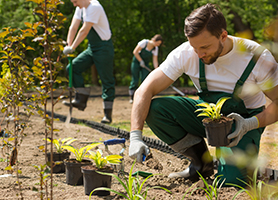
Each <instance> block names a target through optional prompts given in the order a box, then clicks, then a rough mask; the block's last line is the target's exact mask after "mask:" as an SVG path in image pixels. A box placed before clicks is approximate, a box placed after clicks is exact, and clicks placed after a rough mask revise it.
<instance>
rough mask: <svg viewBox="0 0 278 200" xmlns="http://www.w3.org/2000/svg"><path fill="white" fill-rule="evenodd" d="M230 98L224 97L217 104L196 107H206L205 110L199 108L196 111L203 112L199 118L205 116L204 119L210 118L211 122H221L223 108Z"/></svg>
mask: <svg viewBox="0 0 278 200" xmlns="http://www.w3.org/2000/svg"><path fill="white" fill-rule="evenodd" d="M230 98H231V97H222V98H220V99H219V100H218V101H217V102H216V104H214V103H207V102H203V103H199V104H197V105H196V106H202V107H204V108H199V109H197V110H196V111H195V112H200V111H201V113H200V114H198V115H197V117H201V116H204V117H209V118H210V119H211V120H219V119H220V118H221V116H222V114H221V108H222V106H223V104H224V103H225V101H227V100H228V99H230Z"/></svg>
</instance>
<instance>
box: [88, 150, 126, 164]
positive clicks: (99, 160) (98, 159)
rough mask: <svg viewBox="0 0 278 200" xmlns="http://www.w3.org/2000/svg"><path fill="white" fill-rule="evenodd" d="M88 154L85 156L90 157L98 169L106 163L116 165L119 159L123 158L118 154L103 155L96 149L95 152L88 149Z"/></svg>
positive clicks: (119, 161)
mask: <svg viewBox="0 0 278 200" xmlns="http://www.w3.org/2000/svg"><path fill="white" fill-rule="evenodd" d="M89 153H90V155H89V156H86V157H88V158H90V159H92V160H93V161H94V163H95V165H96V167H97V168H98V169H102V168H103V167H105V166H106V165H107V164H113V165H118V164H119V163H121V159H122V158H123V157H122V156H120V155H108V156H105V157H103V152H102V151H101V150H100V149H98V150H97V152H96V153H95V152H93V151H89Z"/></svg>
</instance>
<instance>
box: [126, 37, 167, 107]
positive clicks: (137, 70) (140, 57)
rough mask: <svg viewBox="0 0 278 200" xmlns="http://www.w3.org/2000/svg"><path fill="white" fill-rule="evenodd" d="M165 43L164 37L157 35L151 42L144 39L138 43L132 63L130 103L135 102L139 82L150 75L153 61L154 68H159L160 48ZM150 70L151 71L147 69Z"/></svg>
mask: <svg viewBox="0 0 278 200" xmlns="http://www.w3.org/2000/svg"><path fill="white" fill-rule="evenodd" d="M162 43H163V39H162V36H161V35H159V34H156V35H155V36H153V38H152V39H151V40H148V39H143V40H141V41H140V42H138V44H137V46H136V47H135V49H134V50H133V55H134V56H133V58H132V63H131V78H132V79H131V82H130V85H129V96H130V101H129V102H130V103H132V102H133V96H134V92H135V90H136V89H137V88H138V85H139V81H140V78H141V82H143V81H144V80H145V78H146V77H147V76H148V74H149V73H150V68H149V63H150V61H151V59H152V61H153V66H154V68H157V67H158V59H157V58H158V50H159V49H158V47H159V46H161V44H162ZM147 68H149V70H148V69H147Z"/></svg>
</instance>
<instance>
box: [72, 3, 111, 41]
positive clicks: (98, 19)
mask: <svg viewBox="0 0 278 200" xmlns="http://www.w3.org/2000/svg"><path fill="white" fill-rule="evenodd" d="M81 13H83V16H82V18H83V21H84V22H91V23H94V24H93V27H94V29H95V31H96V32H97V33H98V35H99V37H100V38H101V39H102V40H109V39H110V38H111V35H112V34H111V30H110V27H109V22H108V19H107V16H106V14H105V11H104V9H103V7H102V6H101V4H100V3H99V2H98V1H97V0H91V1H90V5H89V6H88V7H87V8H82V9H80V8H79V7H76V9H75V13H74V16H73V17H74V18H76V19H79V20H81V19H82V18H81Z"/></svg>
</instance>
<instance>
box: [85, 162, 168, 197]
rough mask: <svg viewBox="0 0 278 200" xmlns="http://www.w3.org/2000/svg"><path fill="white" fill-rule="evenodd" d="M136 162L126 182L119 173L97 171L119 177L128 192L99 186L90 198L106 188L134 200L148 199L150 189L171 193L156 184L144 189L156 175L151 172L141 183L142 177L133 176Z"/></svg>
mask: <svg viewBox="0 0 278 200" xmlns="http://www.w3.org/2000/svg"><path fill="white" fill-rule="evenodd" d="M135 162H136V161H134V162H133V164H132V167H131V169H130V172H129V176H128V179H127V178H125V182H123V181H122V180H121V179H120V178H119V177H118V176H117V175H115V174H112V173H104V172H99V171H97V173H99V174H103V175H108V176H113V177H114V178H115V179H117V180H118V181H119V183H120V184H121V185H122V186H123V187H124V189H125V192H126V194H124V193H120V192H117V191H115V190H113V189H111V188H106V187H99V188H96V189H94V190H93V191H92V192H91V193H90V198H89V199H91V196H92V194H93V192H94V191H98V190H106V191H110V192H114V193H116V194H118V195H119V196H122V197H123V198H125V199H134V200H137V199H147V195H148V190H149V189H163V190H165V191H166V192H168V193H170V194H172V193H171V191H169V190H167V189H166V188H163V187H160V186H154V187H151V188H149V187H147V188H146V190H145V191H144V190H143V186H144V184H145V182H146V181H147V180H148V179H149V178H150V177H152V176H154V175H153V174H151V175H150V176H148V177H147V178H145V179H144V180H143V182H142V183H140V178H139V176H138V175H137V176H136V177H133V176H132V170H133V167H134V165H135Z"/></svg>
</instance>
